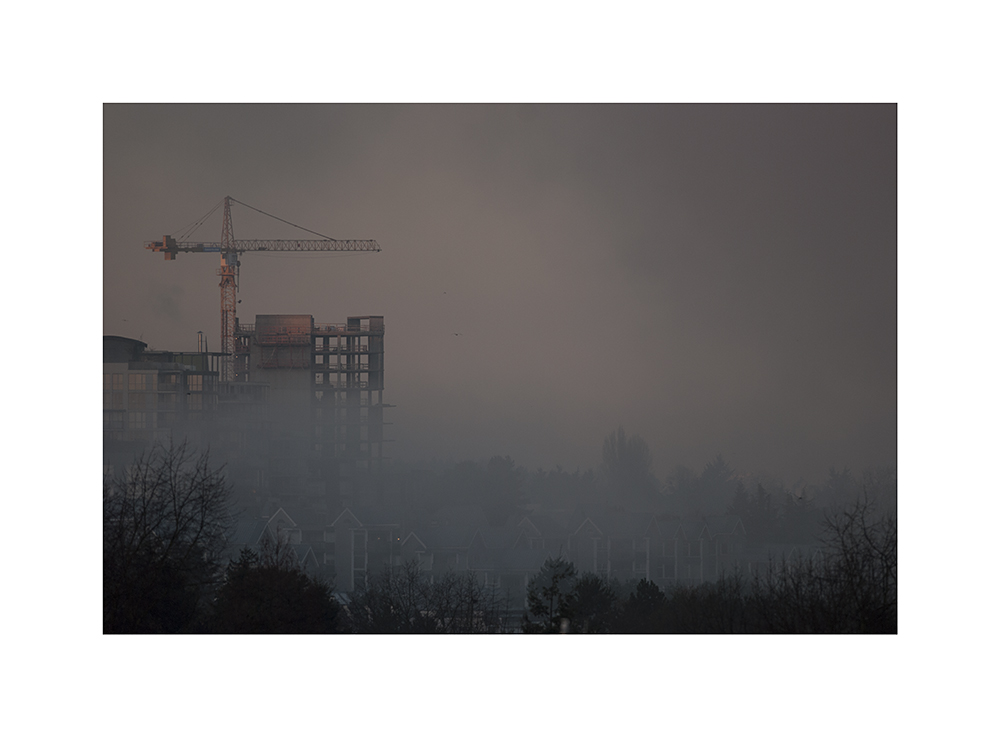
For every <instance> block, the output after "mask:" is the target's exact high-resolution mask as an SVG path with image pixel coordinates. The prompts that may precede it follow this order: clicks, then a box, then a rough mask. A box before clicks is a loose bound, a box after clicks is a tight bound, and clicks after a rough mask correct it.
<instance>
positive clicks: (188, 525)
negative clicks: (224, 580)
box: [104, 444, 230, 633]
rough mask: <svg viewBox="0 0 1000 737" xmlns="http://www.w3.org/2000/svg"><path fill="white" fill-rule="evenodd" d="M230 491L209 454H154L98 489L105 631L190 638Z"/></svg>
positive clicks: (217, 568) (210, 581) (215, 569)
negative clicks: (101, 502) (101, 498)
mask: <svg viewBox="0 0 1000 737" xmlns="http://www.w3.org/2000/svg"><path fill="white" fill-rule="evenodd" d="M229 500H230V489H229V486H228V484H227V483H226V481H225V477H224V476H223V473H222V469H221V468H219V469H213V468H212V467H211V466H210V464H209V456H208V452H207V451H206V452H204V453H202V454H200V455H196V454H194V453H193V452H192V451H190V450H189V449H188V447H187V445H186V444H181V445H177V446H175V445H173V444H171V445H169V446H166V447H164V446H157V447H154V448H153V449H152V450H150V451H149V452H147V453H145V454H144V455H142V456H141V457H139V458H138V459H137V460H136V462H135V464H134V465H133V466H132V467H131V468H129V469H128V470H127V471H126V472H125V473H123V474H121V475H119V476H117V477H114V478H107V479H105V482H104V631H105V632H106V633H111V632H181V631H190V630H191V629H192V628H193V627H194V626H195V622H196V620H197V617H198V615H199V614H200V613H201V611H202V609H203V607H204V605H205V603H206V599H207V595H208V594H209V592H210V590H211V588H212V587H213V585H214V584H215V583H216V582H217V581H218V579H219V575H220V573H221V563H222V560H221V559H222V551H223V549H224V547H225V533H226V530H227V527H228V525H229V523H230V515H229Z"/></svg>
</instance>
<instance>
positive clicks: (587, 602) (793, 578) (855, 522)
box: [522, 497, 897, 634]
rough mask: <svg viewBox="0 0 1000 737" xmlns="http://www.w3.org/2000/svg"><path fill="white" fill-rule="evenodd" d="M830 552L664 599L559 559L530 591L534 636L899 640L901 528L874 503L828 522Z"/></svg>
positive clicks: (679, 590)
mask: <svg viewBox="0 0 1000 737" xmlns="http://www.w3.org/2000/svg"><path fill="white" fill-rule="evenodd" d="M823 529H824V532H823V537H824V543H825V545H824V548H823V550H822V552H821V553H820V554H817V555H815V556H811V557H794V558H791V559H776V560H771V561H770V563H769V565H768V566H767V567H766V568H765V569H764V570H762V571H759V572H757V573H755V574H754V575H752V576H744V575H741V574H739V573H733V574H730V575H726V576H723V577H721V578H720V579H719V580H718V581H715V582H712V583H704V584H701V585H700V586H689V587H676V588H672V589H669V590H667V591H663V590H661V589H660V588H659V587H658V586H657V585H656V584H655V583H652V582H651V581H646V580H641V581H638V582H630V583H628V584H622V583H620V582H617V581H606V580H604V579H602V578H600V577H598V576H596V575H594V574H592V573H584V574H583V575H578V574H577V571H576V569H575V567H574V566H573V564H572V563H569V562H567V561H565V560H562V559H550V560H548V561H546V564H545V566H544V567H543V568H542V570H541V571H540V572H539V573H538V575H537V576H535V577H534V578H533V579H532V581H531V582H530V584H529V587H528V611H527V612H526V613H525V614H524V617H523V622H522V630H523V631H524V632H527V633H557V632H562V633H607V634H611V633H626V634H643V633H645V634H653V633H678V634H696V633H704V634H741V633H742V634H749V633H770V634H795V633H801V634H806V633H829V634H836V633H856V634H890V633H892V634H894V633H896V631H897V603H896V519H895V515H894V513H893V512H891V511H889V510H884V509H880V508H879V505H878V504H877V503H875V502H873V501H872V500H870V499H867V498H864V497H862V498H860V499H858V500H857V501H856V502H855V503H854V504H853V505H852V506H851V507H850V508H848V509H846V510H844V511H842V512H841V513H839V514H836V515H829V516H827V517H826V518H825V521H824V528H823Z"/></svg>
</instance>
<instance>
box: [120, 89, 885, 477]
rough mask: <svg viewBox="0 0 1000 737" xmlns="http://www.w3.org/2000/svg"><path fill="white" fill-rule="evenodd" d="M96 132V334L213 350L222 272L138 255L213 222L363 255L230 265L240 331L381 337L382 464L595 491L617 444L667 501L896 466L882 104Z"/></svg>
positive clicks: (293, 121)
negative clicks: (701, 490)
mask: <svg viewBox="0 0 1000 737" xmlns="http://www.w3.org/2000/svg"><path fill="white" fill-rule="evenodd" d="M104 134H105V140H104V277H105V282H104V332H105V333H110V334H121V335H127V336H130V337H140V335H141V337H142V339H143V340H144V341H146V342H148V343H150V345H152V346H153V347H157V348H165V349H174V350H193V349H194V347H195V345H196V334H197V331H198V330H203V331H204V332H205V333H206V334H207V335H208V337H209V340H210V344H211V346H212V347H213V348H217V347H218V340H219V289H218V277H217V276H216V275H215V269H216V268H217V266H218V263H217V261H218V259H217V257H213V256H212V255H210V254H180V255H179V256H178V258H177V260H176V261H174V262H165V261H164V260H163V259H162V257H161V256H158V255H154V254H152V253H150V252H148V251H146V250H145V249H143V247H142V243H143V241H145V240H151V239H155V238H159V237H161V236H162V235H163V234H165V233H173V232H175V231H178V230H180V229H181V228H182V227H184V226H185V225H187V224H189V223H191V222H192V221H194V220H196V219H197V218H199V217H201V216H202V215H204V214H205V213H206V212H207V211H208V210H209V209H210V208H211V207H213V206H214V205H215V204H216V203H217V202H218V201H219V200H221V199H222V197H223V196H224V195H227V194H228V195H232V196H233V197H234V198H236V199H238V200H242V201H244V202H246V203H248V204H250V205H253V206H255V207H258V208H260V209H262V210H266V211H267V212H270V213H273V214H275V215H278V216H280V217H282V218H285V219H287V220H291V221H293V222H296V223H299V224H301V225H303V226H305V227H307V228H310V229H312V230H315V231H318V232H321V233H325V234H328V235H330V236H332V237H335V238H375V239H377V240H378V241H379V243H380V244H381V245H382V248H383V251H382V253H379V254H344V255H336V256H330V255H320V256H317V255H295V256H280V257H279V256H277V255H274V254H249V255H246V256H245V257H244V259H243V267H242V271H241V284H240V286H241V290H240V294H239V298H240V299H241V300H242V303H241V304H240V305H239V308H238V312H239V316H240V319H241V320H244V321H252V320H253V318H254V315H256V314H258V313H282V312H294V313H311V314H313V315H314V316H315V317H316V319H317V321H319V322H341V321H343V320H344V318H345V317H346V316H347V315H358V314H361V315H363V314H381V315H384V316H385V318H386V387H387V390H386V399H387V401H389V402H391V403H393V404H396V405H397V408H396V409H393V410H390V415H389V418H388V419H389V420H390V421H391V422H393V423H394V424H393V425H392V426H390V427H389V428H387V430H388V435H389V436H390V437H394V438H395V439H396V441H397V442H396V443H394V444H392V445H391V446H389V453H390V455H391V456H393V457H395V458H400V459H420V458H429V457H435V456H436V457H451V458H454V459H456V460H457V459H465V458H471V459H478V458H484V457H488V456H489V455H493V454H498V453H499V454H509V455H511V456H512V457H513V458H514V459H515V461H517V462H518V463H519V464H523V465H526V466H529V467H535V466H538V465H542V466H545V467H553V466H555V465H556V464H561V465H563V466H564V467H567V468H570V469H573V468H575V467H577V466H580V467H582V468H586V467H588V466H595V465H596V464H597V463H598V462H599V456H600V447H601V441H602V439H603V437H604V436H605V434H607V433H608V432H609V431H610V430H612V429H613V428H615V427H617V426H618V425H619V424H620V425H623V426H624V427H625V429H626V431H628V432H629V433H639V434H641V435H642V436H643V437H644V438H645V439H646V440H647V441H648V442H649V444H650V446H651V448H652V450H653V454H654V460H655V465H656V470H657V472H658V474H659V475H660V476H661V478H662V477H663V476H665V475H666V473H667V472H669V470H670V469H671V468H672V467H673V466H674V465H676V464H678V463H683V464H686V465H690V466H692V467H695V468H700V467H701V466H702V465H703V464H704V463H705V462H706V461H707V460H709V458H710V457H712V456H714V455H715V454H716V453H722V454H723V455H724V456H725V457H726V458H727V459H728V460H729V461H730V463H731V464H732V465H734V466H736V467H738V468H740V469H741V470H747V471H767V472H771V473H774V474H777V475H781V476H784V477H786V478H787V479H789V480H793V479H794V478H795V477H797V476H799V475H806V476H807V477H809V478H812V479H817V480H818V479H819V478H820V477H821V476H822V474H823V473H824V472H825V470H826V469H827V468H828V467H829V466H830V465H834V464H836V465H838V466H840V465H844V464H846V465H849V466H851V467H852V468H855V469H859V468H861V467H863V466H866V465H869V464H891V463H895V459H896V108H895V106H892V105H884V106H877V105H859V106H652V105H650V106H614V105H608V106H570V105H563V106H478V105H469V106H427V105H414V106H345V105H340V106H240V105H226V106H214V105H212V106H114V105H112V106H106V107H105V111H104ZM233 216H234V230H235V234H236V236H237V237H238V238H255V237H294V236H296V235H300V236H301V235H302V234H301V233H298V234H296V232H295V231H292V230H290V229H288V228H287V227H286V226H281V225H280V224H277V223H274V222H273V221H271V222H269V221H267V220H266V219H264V218H262V217H261V216H259V215H257V214H255V213H253V212H252V211H250V210H247V209H245V208H242V207H239V206H234V210H233ZM220 231H221V216H220V215H218V214H217V215H216V216H213V218H211V219H210V220H209V221H208V222H207V223H206V225H205V226H203V227H202V228H201V229H200V230H199V231H197V236H198V237H200V238H202V239H210V240H218V239H219V236H220ZM455 333H460V335H455Z"/></svg>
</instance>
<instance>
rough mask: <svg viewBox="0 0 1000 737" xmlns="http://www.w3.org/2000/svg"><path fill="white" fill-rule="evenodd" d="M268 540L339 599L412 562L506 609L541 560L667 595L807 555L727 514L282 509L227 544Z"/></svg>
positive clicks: (239, 529)
mask: <svg viewBox="0 0 1000 737" xmlns="http://www.w3.org/2000/svg"><path fill="white" fill-rule="evenodd" d="M293 515H295V517H296V518H298V519H300V520H302V522H301V523H299V522H297V521H296V518H293ZM265 535H267V536H269V537H270V538H271V539H272V540H278V539H281V540H283V541H284V542H285V543H286V544H288V545H290V546H291V547H292V549H293V550H294V552H295V554H296V556H297V558H298V559H299V562H300V564H301V565H303V566H304V567H305V568H306V569H307V570H309V571H310V572H312V573H314V574H315V575H317V576H319V577H321V578H324V579H326V580H328V581H329V582H330V583H331V585H332V586H333V588H334V590H335V591H337V592H339V593H343V594H347V593H350V592H352V591H355V590H357V589H359V588H361V587H363V586H364V585H365V584H366V583H367V582H368V581H370V580H371V579H372V577H373V576H377V575H380V574H381V573H383V572H384V571H386V570H387V569H389V570H398V569H400V568H402V566H404V565H405V564H407V563H410V562H413V563H415V564H416V565H417V567H418V569H419V570H420V571H421V573H422V574H423V575H424V576H425V577H426V578H427V580H429V581H431V582H433V581H434V580H440V578H441V577H443V576H445V575H448V574H449V573H458V574H463V575H464V574H468V573H471V574H472V575H474V576H475V577H476V578H477V580H478V581H479V582H480V583H482V584H484V585H490V586H493V587H496V588H498V589H500V590H501V591H502V592H504V593H505V594H507V595H508V596H509V600H510V601H511V602H518V601H522V600H523V598H524V596H525V592H526V588H527V584H528V581H530V579H531V577H532V576H534V575H535V574H536V573H538V571H539V570H540V569H541V567H542V566H543V565H544V563H545V560H546V559H547V558H555V557H562V558H565V559H567V560H569V561H571V562H572V563H573V564H574V565H575V566H576V569H577V571H578V572H579V573H581V574H582V573H595V574H597V575H599V576H601V577H604V578H607V579H618V580H620V581H628V580H638V579H646V580H649V581H652V582H653V583H655V584H657V585H658V586H660V587H661V588H664V589H665V588H670V587H673V586H678V585H682V586H689V585H698V584H701V583H704V582H709V581H715V580H717V579H718V578H719V577H720V576H721V575H722V574H723V573H732V572H735V571H740V572H742V573H744V574H753V573H754V572H755V571H756V570H759V569H760V568H761V566H766V565H767V564H768V562H769V561H774V560H780V559H783V558H788V557H790V556H793V555H800V554H811V553H812V552H813V551H812V550H811V548H810V547H809V546H784V547H781V548H779V547H777V546H770V547H765V548H762V547H751V546H748V545H747V541H746V530H745V529H744V526H743V522H742V521H741V520H740V518H739V517H736V516H733V515H727V516H715V517H697V518H694V517H692V518H687V519H665V518H662V517H657V516H656V515H653V514H648V513H639V512H627V511H624V510H621V509H599V508H587V507H585V506H583V505H581V506H579V507H577V508H576V509H574V510H572V511H565V510H534V511H531V512H529V513H528V514H524V515H521V516H515V517H511V518H509V519H508V521H507V523H506V524H504V525H502V526H495V525H490V524H489V523H488V521H487V518H486V516H485V514H484V512H483V510H482V508H481V507H476V506H465V507H461V506H457V507H450V508H446V509H443V510H440V511H438V512H437V513H434V514H427V515H420V517H419V518H418V519H412V520H410V519H407V515H405V514H403V512H402V511H401V510H394V509H391V508H359V509H355V510H352V509H344V510H343V511H341V512H340V513H339V514H337V515H336V517H335V518H333V519H329V520H324V519H320V518H317V517H316V515H315V514H310V513H301V514H300V513H296V512H295V511H294V510H286V509H285V508H279V509H276V510H274V511H270V512H268V513H267V514H264V515H262V516H260V517H259V518H256V519H244V520H243V521H241V522H240V523H239V524H238V525H237V526H236V528H235V530H234V533H233V536H232V539H231V551H232V554H234V555H235V554H236V551H238V549H239V548H241V547H242V546H244V545H249V546H251V547H253V546H256V545H259V544H260V541H261V540H262V539H263V536H265Z"/></svg>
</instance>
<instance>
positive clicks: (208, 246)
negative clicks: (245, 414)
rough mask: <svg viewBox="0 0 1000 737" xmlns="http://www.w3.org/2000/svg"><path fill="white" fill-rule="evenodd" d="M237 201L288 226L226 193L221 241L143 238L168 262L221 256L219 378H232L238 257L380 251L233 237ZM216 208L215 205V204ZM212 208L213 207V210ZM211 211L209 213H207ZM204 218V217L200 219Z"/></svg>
mask: <svg viewBox="0 0 1000 737" xmlns="http://www.w3.org/2000/svg"><path fill="white" fill-rule="evenodd" d="M233 202H236V203H237V204H240V205H243V206H244V207H249V208H250V209H251V210H256V211H257V212H259V213H261V214H262V215H268V217H272V218H275V220H281V222H283V223H287V224H288V225H295V224H294V223H289V222H288V221H287V220H282V219H281V218H279V217H276V216H274V215H269V214H268V213H266V212H264V211H263V210H257V208H256V207H251V206H250V205H247V204H246V203H243V202H240V201H239V200H234V199H233V198H232V197H229V196H228V195H227V196H226V198H225V199H224V200H223V203H224V207H223V212H222V241H221V242H218V243H194V242H192V241H180V242H178V241H177V240H175V239H174V238H173V237H171V236H169V235H165V236H163V240H162V241H146V244H145V245H146V248H148V249H149V250H151V251H155V252H157V253H162V254H163V256H164V258H165V259H166V260H167V261H173V260H174V259H176V258H177V254H178V253H218V254H219V255H220V258H221V265H220V267H219V270H218V271H217V272H216V273H217V274H218V275H219V276H220V277H221V281H220V282H219V287H220V288H221V290H222V335H221V340H220V345H221V346H222V352H223V354H224V356H223V358H222V380H223V381H233V379H234V378H235V377H234V375H233V353H234V351H235V348H236V345H235V334H236V291H237V290H238V289H239V273H240V256H241V255H243V254H244V253H248V252H253V251H381V250H382V249H381V248H380V247H379V244H378V243H377V242H376V241H373V240H334V239H333V238H329V237H327V236H323V239H322V240H236V238H234V237H233V218H232V213H231V212H230V204H231V203H233ZM215 207H216V209H217V208H218V205H216V206H215ZM214 211H215V210H214V209H213V210H212V212H214ZM211 214H212V213H211V212H210V213H209V215H211ZM205 217H206V218H207V217H208V215H206V216H205ZM202 221H204V218H203V219H202ZM295 227H296V228H300V229H301V230H306V231H307V232H309V233H312V234H313V235H323V234H322V233H316V232H314V231H311V230H308V229H307V228H302V227H301V226H299V225H295Z"/></svg>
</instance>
